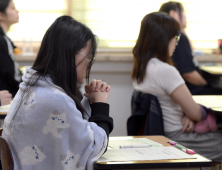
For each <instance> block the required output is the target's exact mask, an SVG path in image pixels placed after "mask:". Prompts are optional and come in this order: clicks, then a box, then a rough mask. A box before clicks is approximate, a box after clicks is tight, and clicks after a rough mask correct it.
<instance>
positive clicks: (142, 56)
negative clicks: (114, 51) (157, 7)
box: [132, 12, 222, 161]
mask: <svg viewBox="0 0 222 170" xmlns="http://www.w3.org/2000/svg"><path fill="white" fill-rule="evenodd" d="M179 34H180V27H179V24H178V23H177V22H176V20H174V19H173V18H172V17H171V16H169V15H166V14H164V13H160V12H155V13H151V14H148V15H146V16H145V17H144V18H143V20H142V22H141V28H140V33H139V37H138V40H137V42H136V45H135V47H134V49H133V55H134V66H133V70H132V78H133V80H134V82H133V86H134V88H135V90H137V91H141V92H143V93H149V94H152V95H155V96H156V97H157V98H158V100H159V102H160V105H161V109H162V113H163V120H164V131H165V135H166V136H167V137H169V138H170V139H172V140H175V141H177V142H179V143H181V144H183V145H185V146H186V147H188V148H190V149H193V150H195V151H196V152H198V153H200V154H202V155H204V156H206V157H208V158H210V159H213V160H215V161H221V160H222V140H221V138H222V133H221V132H220V131H214V132H208V133H204V134H198V133H196V132H194V127H195V122H198V121H200V120H202V119H204V118H205V117H206V111H205V110H204V109H203V108H202V107H201V106H199V105H198V104H196V103H195V102H194V100H193V98H192V96H191V93H190V92H189V90H188V88H187V86H186V85H185V83H184V80H183V78H182V77H181V75H180V74H179V72H178V71H177V69H176V68H175V67H174V66H173V65H172V62H171V56H172V54H173V52H174V50H175V48H176V45H177V43H178V40H179ZM212 146H216V147H212Z"/></svg>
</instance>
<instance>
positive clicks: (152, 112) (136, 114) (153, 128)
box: [127, 90, 164, 136]
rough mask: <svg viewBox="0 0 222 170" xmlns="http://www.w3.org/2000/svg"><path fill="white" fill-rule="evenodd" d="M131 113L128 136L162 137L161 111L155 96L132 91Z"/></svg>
mask: <svg viewBox="0 0 222 170" xmlns="http://www.w3.org/2000/svg"><path fill="white" fill-rule="evenodd" d="M131 111H132V115H131V116H130V117H129V118H128V120H127V134H128V135H130V136H135V135H164V127H163V116H162V109H161V107H160V103H159V101H158V99H157V97H156V96H154V95H152V94H145V93H142V92H139V91H135V90H134V92H133V95H132V100H131Z"/></svg>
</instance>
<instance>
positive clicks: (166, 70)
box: [156, 59, 178, 74]
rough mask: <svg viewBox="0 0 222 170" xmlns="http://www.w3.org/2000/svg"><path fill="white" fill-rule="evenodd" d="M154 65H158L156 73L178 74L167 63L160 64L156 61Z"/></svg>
mask: <svg viewBox="0 0 222 170" xmlns="http://www.w3.org/2000/svg"><path fill="white" fill-rule="evenodd" d="M157 60H158V59H157ZM156 63H157V64H158V67H157V73H166V74H168V73H172V72H178V71H177V70H176V68H175V67H174V66H172V65H170V64H168V63H165V62H162V61H160V60H158V61H157V62H156Z"/></svg>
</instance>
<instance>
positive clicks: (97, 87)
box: [96, 80, 103, 92]
mask: <svg viewBox="0 0 222 170" xmlns="http://www.w3.org/2000/svg"><path fill="white" fill-rule="evenodd" d="M102 83H103V82H102V81H101V80H97V83H96V91H97V92H98V91H99V90H100V89H101V86H102Z"/></svg>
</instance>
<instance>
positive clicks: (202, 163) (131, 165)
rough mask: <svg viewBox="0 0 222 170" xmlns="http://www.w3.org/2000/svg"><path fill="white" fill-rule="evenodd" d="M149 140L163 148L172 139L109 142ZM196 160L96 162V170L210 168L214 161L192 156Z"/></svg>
mask: <svg viewBox="0 0 222 170" xmlns="http://www.w3.org/2000/svg"><path fill="white" fill-rule="evenodd" d="M132 138H147V139H150V140H153V141H155V142H158V143H161V144H163V146H171V145H170V144H168V143H167V142H170V139H168V138H166V137H164V136H134V137H133V136H126V137H110V138H109V140H117V139H132ZM172 147H173V146H172ZM192 156H193V157H195V158H196V159H179V160H155V161H153V160H152V161H129V162H95V163H94V168H95V169H145V168H188V167H210V166H211V164H212V161H211V160H210V159H207V158H205V157H203V156H201V155H199V154H194V155H192Z"/></svg>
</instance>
